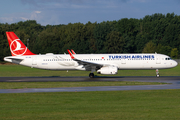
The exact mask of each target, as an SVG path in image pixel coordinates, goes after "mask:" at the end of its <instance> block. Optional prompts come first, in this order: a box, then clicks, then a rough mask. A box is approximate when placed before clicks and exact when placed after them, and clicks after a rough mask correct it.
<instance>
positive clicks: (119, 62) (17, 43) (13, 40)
mask: <svg viewBox="0 0 180 120" xmlns="http://www.w3.org/2000/svg"><path fill="white" fill-rule="evenodd" d="M6 35H7V39H8V42H9V47H10V51H11V54H12V56H8V57H5V58H4V60H5V61H7V62H12V63H16V64H20V65H24V66H29V67H32V68H39V69H47V70H86V71H91V72H90V74H89V77H90V78H93V77H94V72H95V71H97V73H98V74H110V75H111V74H117V73H118V70H124V69H126V70H127V69H134V70H135V69H136V70H138V69H143V70H146V69H154V70H156V76H157V77H159V71H158V69H166V68H173V67H175V66H177V62H176V61H174V60H172V59H171V58H170V57H169V56H167V55H163V54H157V53H154V54H76V53H75V52H74V51H73V50H68V53H69V55H66V54H53V53H47V54H44V55H40V54H39V55H38V54H34V53H32V52H31V51H30V50H29V49H28V48H27V47H26V46H25V45H24V44H23V43H22V41H21V40H20V39H19V38H18V37H17V36H16V34H15V33H14V32H6Z"/></svg>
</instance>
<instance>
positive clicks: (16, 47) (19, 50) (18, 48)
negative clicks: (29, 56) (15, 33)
mask: <svg viewBox="0 0 180 120" xmlns="http://www.w3.org/2000/svg"><path fill="white" fill-rule="evenodd" d="M21 43H22V42H21V40H20V39H15V40H14V41H12V42H11V45H10V49H11V53H13V54H14V55H19V56H20V55H24V53H26V51H27V47H26V46H25V45H24V44H21Z"/></svg>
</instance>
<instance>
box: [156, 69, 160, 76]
mask: <svg viewBox="0 0 180 120" xmlns="http://www.w3.org/2000/svg"><path fill="white" fill-rule="evenodd" d="M156 77H160V75H159V70H158V69H156Z"/></svg>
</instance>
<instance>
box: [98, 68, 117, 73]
mask: <svg viewBox="0 0 180 120" xmlns="http://www.w3.org/2000/svg"><path fill="white" fill-rule="evenodd" d="M117 72H118V68H117V67H113V66H106V67H102V68H101V69H99V70H97V73H98V74H105V75H111V74H113V75H114V74H117Z"/></svg>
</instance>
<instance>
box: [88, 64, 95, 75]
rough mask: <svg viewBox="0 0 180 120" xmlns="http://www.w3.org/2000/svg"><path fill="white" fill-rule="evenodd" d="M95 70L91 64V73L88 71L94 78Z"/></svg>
mask: <svg viewBox="0 0 180 120" xmlns="http://www.w3.org/2000/svg"><path fill="white" fill-rule="evenodd" d="M95 71H96V66H91V73H89V77H90V78H94V73H93V72H95Z"/></svg>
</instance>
